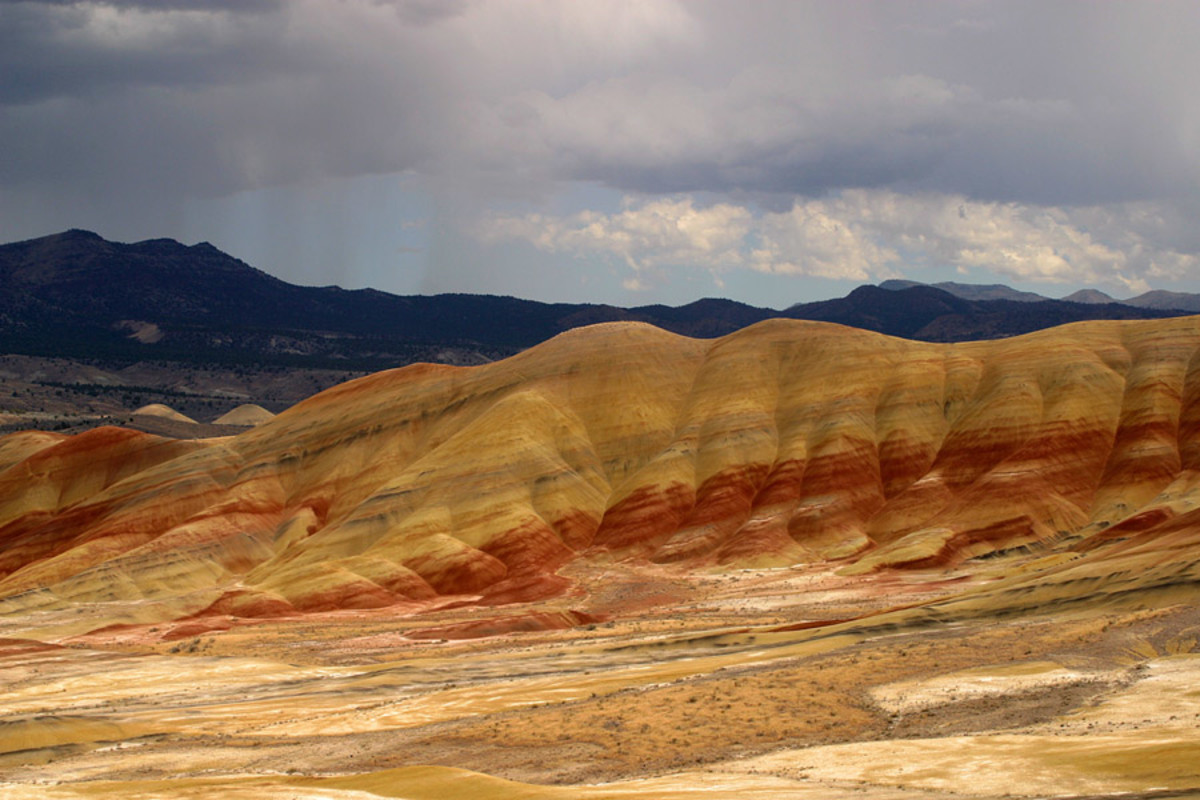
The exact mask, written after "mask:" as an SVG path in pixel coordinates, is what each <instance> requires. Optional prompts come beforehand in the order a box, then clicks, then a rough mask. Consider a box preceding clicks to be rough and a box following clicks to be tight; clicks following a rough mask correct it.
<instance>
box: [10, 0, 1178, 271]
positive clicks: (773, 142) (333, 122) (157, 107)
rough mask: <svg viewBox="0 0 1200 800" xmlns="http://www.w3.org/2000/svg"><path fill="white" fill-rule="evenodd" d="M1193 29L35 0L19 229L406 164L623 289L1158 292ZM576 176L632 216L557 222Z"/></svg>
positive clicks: (18, 56)
mask: <svg viewBox="0 0 1200 800" xmlns="http://www.w3.org/2000/svg"><path fill="white" fill-rule="evenodd" d="M1197 33H1200V6H1197V5H1196V4H1194V3H1191V2H1161V3H1154V4H1152V5H1148V4H1130V3H1118V2H1097V3H1088V4H1058V3H1045V2H1040V1H1039V2H1026V1H1023V0H1017V1H1016V2H1012V1H1006V2H998V1H997V2H991V1H990V0H963V1H962V2H945V3H927V2H918V1H917V0H913V2H868V3H850V4H843V3H827V2H795V1H793V0H787V1H781V2H772V1H771V0H764V2H758V3H754V4H750V5H746V4H742V5H738V6H734V5H732V4H729V3H725V2H717V1H716V0H713V1H712V2H705V1H704V0H696V1H695V2H687V3H684V2H678V1H677V0H637V1H636V2H635V1H634V0H614V1H613V2H606V3H575V2H565V1H564V2H551V1H550V0H494V1H493V2H473V1H472V0H454V1H451V0H447V1H446V2H432V1H431V0H407V1H405V0H341V2H338V3H330V2H328V1H327V0H290V1H289V2H282V0H247V1H246V2H199V0H170V1H169V2H151V0H142V1H140V2H139V1H138V0H109V1H108V2H88V1H87V0H80V1H78V2H62V1H51V0H16V1H15V2H12V1H10V2H6V3H2V4H0V149H2V150H3V152H4V153H5V158H3V159H0V216H3V217H5V218H7V219H9V220H18V219H19V220H21V222H20V225H21V226H23V227H24V228H30V229H31V228H36V227H38V226H39V225H41V226H43V227H45V228H47V229H50V230H53V229H58V228H62V227H67V226H68V225H71V224H78V220H72V219H66V218H62V219H59V218H58V217H56V216H55V215H56V214H58V215H60V216H62V215H63V214H65V213H66V212H65V211H64V210H69V211H71V212H72V213H74V212H77V211H79V210H81V209H82V210H86V211H88V213H93V214H95V215H97V217H98V218H102V219H107V220H112V221H113V222H114V223H119V222H120V221H121V220H135V219H142V220H152V221H154V222H155V224H162V225H167V224H169V222H170V220H171V214H170V213H169V212H171V210H172V209H174V210H175V211H174V213H176V214H179V213H182V212H181V211H179V209H181V208H184V207H186V206H187V205H188V203H191V202H193V201H196V200H197V199H200V200H204V201H208V200H212V199H214V198H218V199H219V198H222V197H226V196H230V195H234V194H237V193H239V192H247V191H254V190H260V189H263V188H265V187H286V186H291V185H302V184H312V183H314V182H318V183H319V182H320V181H325V180H332V179H339V180H341V179H354V178H356V177H370V176H380V175H407V176H410V177H411V176H417V177H418V178H419V179H420V180H421V182H422V183H421V185H422V186H424V187H425V191H427V192H428V194H429V195H430V197H431V198H432V200H431V206H432V207H434V208H435V209H440V211H438V212H436V213H440V214H441V218H440V219H435V220H433V221H432V225H433V226H434V227H440V229H441V230H442V231H443V232H444V235H445V236H448V237H453V236H468V235H470V232H479V231H480V230H485V231H486V233H487V236H486V237H485V241H493V242H501V241H507V242H511V241H529V242H534V243H536V244H537V246H539V247H541V248H542V249H543V250H545V251H547V252H551V251H552V252H555V253H560V254H581V255H584V256H587V255H590V256H599V255H606V256H607V255H611V256H613V257H615V258H617V259H619V260H621V261H622V262H623V263H625V264H627V265H629V266H630V267H632V268H633V271H632V272H630V273H629V274H626V275H625V276H624V277H625V280H626V281H627V283H628V285H629V286H639V285H645V284H647V283H651V282H652V275H651V274H650V273H652V272H653V271H654V270H655V269H656V268H658V267H660V266H662V265H664V264H667V263H678V264H687V265H690V266H695V267H699V268H702V269H705V270H710V271H713V272H715V273H722V272H728V271H729V270H736V269H747V270H762V271H772V272H786V273H795V274H803V275H826V276H837V277H843V278H846V279H854V280H862V279H865V278H873V277H877V276H879V275H884V274H890V273H892V272H897V271H902V270H903V269H904V268H905V265H906V264H911V263H924V264H938V265H944V266H946V267H948V268H958V267H982V268H986V269H988V270H991V271H994V272H995V273H996V274H997V275H1000V276H1007V277H1011V278H1014V279H1026V280H1052V281H1061V282H1064V283H1071V282H1076V283H1083V282H1101V283H1105V284H1106V285H1108V286H1120V285H1126V286H1129V287H1139V286H1142V285H1145V284H1146V283H1147V282H1155V281H1159V282H1162V281H1167V282H1169V281H1170V280H1173V279H1176V278H1178V277H1179V276H1180V275H1182V274H1185V273H1186V272H1187V271H1188V269H1189V268H1190V267H1192V266H1193V265H1194V258H1193V257H1194V254H1195V253H1197V252H1200V237H1198V236H1197V234H1195V233H1193V232H1192V227H1193V226H1192V225H1191V224H1190V222H1189V220H1190V219H1191V218H1192V217H1193V216H1194V212H1195V211H1196V210H1197V209H1200V189H1198V188H1197V187H1198V186H1200V101H1198V100H1197V99H1196V93H1195V91H1194V87H1193V86H1192V82H1193V76H1194V75H1196V74H1200V49H1198V48H1196V47H1195V46H1194V41H1195V36H1196V34H1197ZM581 185H591V186H597V187H604V188H606V189H608V190H609V191H611V192H615V193H618V194H625V195H627V196H628V197H629V198H630V199H629V200H628V202H627V205H626V207H625V208H623V209H622V210H620V211H617V212H615V213H614V212H612V211H608V212H602V211H599V210H593V211H591V212H589V213H590V216H589V215H588V214H581V215H578V216H571V215H565V216H564V215H561V214H560V215H557V216H556V215H555V214H553V213H551V212H550V211H549V210H548V209H549V208H550V206H549V205H548V203H549V201H550V200H552V198H553V197H555V196H556V195H558V194H560V193H561V192H562V191H564V189H565V188H567V187H571V186H581ZM113 198H119V199H120V202H119V203H117V204H114V203H113ZM697 198H703V200H700V199H697ZM514 202H523V203H526V204H528V205H529V206H530V207H531V210H530V212H529V213H525V214H512V213H507V214H502V213H498V212H497V209H500V208H510V207H511V205H512V203H514ZM960 210H963V211H965V212H966V214H965V216H960V215H959V213H958V212H959V211H960ZM481 217H482V218H483V219H485V220H486V222H482V223H481V222H480V218H481ZM17 224H18V223H17V222H10V223H8V224H7V230H5V229H3V228H4V227H5V224H4V223H0V235H4V237H5V238H11V236H13V235H14V234H18V233H20V232H21V231H18V230H16V229H15V228H14V226H16V225H17ZM538 224H541V225H544V226H546V227H545V228H544V229H542V230H540V231H537V230H533V229H532V227H531V226H535V225H538ZM160 232H161V233H162V234H163V235H171V234H172V233H173V231H171V230H163V231H160ZM313 235H316V234H313ZM330 235H332V233H331V234H330ZM453 251H454V248H449V249H448V250H447V252H453ZM433 258H435V262H436V257H433ZM429 268H430V269H446V270H453V269H455V268H456V265H455V264H454V263H452V261H445V262H438V263H433V262H431V263H430V265H429ZM581 268H582V267H581ZM514 280H517V281H519V278H514ZM519 288H520V287H519V284H514V292H517V293H519Z"/></svg>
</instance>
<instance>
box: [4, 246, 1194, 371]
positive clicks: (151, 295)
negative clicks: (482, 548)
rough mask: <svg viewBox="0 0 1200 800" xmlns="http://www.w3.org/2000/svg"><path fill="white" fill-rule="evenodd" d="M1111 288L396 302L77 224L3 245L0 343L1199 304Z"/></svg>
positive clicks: (167, 352)
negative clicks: (743, 299) (780, 303)
mask: <svg viewBox="0 0 1200 800" xmlns="http://www.w3.org/2000/svg"><path fill="white" fill-rule="evenodd" d="M1106 297H1107V296H1106V295H1101V294H1100V293H1091V294H1080V295H1078V296H1072V298H1067V299H1065V300H1052V299H1048V298H1040V297H1039V296H1038V295H1034V294H1032V293H1028V292H1019V291H1017V290H1014V289H1011V288H1009V287H1005V286H972V285H969V284H957V283H940V284H935V285H923V284H916V283H913V282H910V281H885V282H884V283H883V284H882V285H881V286H862V287H859V288H858V289H855V290H854V291H852V292H851V293H850V294H849V295H847V296H846V297H842V298H837V299H833V300H825V301H820V302H814V303H800V304H796V305H793V306H791V307H789V308H786V309H782V310H777V309H770V308H759V307H755V306H751V305H747V304H744V303H738V302H734V301H731V300H724V299H704V300H698V301H696V302H693V303H689V304H687V305H684V306H680V307H671V306H663V305H649V306H640V307H635V308H619V307H615V306H611V305H597V304H578V303H540V302H535V301H531V300H521V299H517V298H513V297H497V296H490V295H469V294H443V295H434V296H398V295H392V294H388V293H385V292H380V291H376V290H372V289H360V290H352V291H348V290H345V289H341V288H339V287H335V286H326V287H307V286H297V285H294V284H290V283H287V282H285V281H282V280H280V279H278V278H275V277H272V276H271V275H268V274H266V273H265V272H262V271H261V270H258V269H255V268H254V267H252V266H250V265H248V264H246V263H245V262H243V261H240V260H238V259H236V258H234V257H233V256H230V255H228V254H225V253H223V252H221V251H220V250H218V249H217V248H215V247H213V246H212V245H211V244H207V243H201V244H196V245H192V246H187V245H183V244H181V243H179V242H176V241H174V240H171V239H151V240H147V241H143V242H138V243H134V244H123V243H117V242H111V241H107V240H105V239H103V238H102V237H100V236H99V235H97V234H95V233H90V232H87V231H81V230H70V231H66V232H64V233H60V234H56V235H52V236H46V237H43V238H39V239H32V240H28V241H24V242H16V243H12V244H7V245H2V246H0V352H6V353H20V354H28V355H36V356H67V357H75V358H92V359H97V358H98V359H102V360H104V359H108V360H114V359H115V360H124V361H136V360H145V359H155V360H164V361H182V362H190V363H197V362H201V363H224V364H239V363H241V364H277V365H289V366H317V367H335V368H348V369H361V370H368V369H378V368H383V367H388V366H395V365H398V364H405V363H412V362H416V361H431V362H441V363H455V364H472V363H483V362H486V361H491V360H495V359H496V358H501V357H505V356H508V355H512V354H514V353H517V352H520V351H521V350H524V349H526V348H528V347H531V346H532V345H534V344H537V343H538V342H541V341H545V340H546V339H549V338H551V337H552V336H554V335H556V334H558V333H561V332H563V331H566V330H570V329H572V328H577V327H580V326H584V325H589V324H594V323H598V322H646V323H650V324H652V325H655V326H657V327H659V328H662V329H664V330H668V331H671V332H673V333H678V334H682V335H686V336H692V337H702V338H712V337H718V336H723V335H726V334H729V333H732V332H734V331H736V330H739V329H741V328H744V327H746V326H748V325H752V324H754V323H756V322H760V321H762V320H765V319H770V318H775V317H784V318H791V319H807V320H818V321H825V322H835V323H839V324H843V325H849V326H852V327H857V328H863V329H866V330H872V331H876V332H879V333H885V334H888V335H892V336H900V337H903V338H910V339H918V340H925V341H940V342H950V341H962V340H968V339H981V338H999V337H1005V336H1013V335H1017V334H1022V333H1027V332H1030V331H1034V330H1039V329H1042V328H1047V327H1051V326H1054V325H1059V324H1063V323H1066V322H1075V321H1080V320H1085V319H1145V318H1156V317H1167V316H1177V315H1180V314H1184V313H1191V312H1194V311H1200V296H1196V295H1185V294H1178V293H1169V292H1150V293H1147V294H1146V295H1142V296H1141V297H1139V298H1134V299H1133V300H1130V301H1127V302H1125V303H1116V302H1107V301H1104V300H1105V298H1106ZM1034 301H1037V302H1034ZM1101 301H1104V302H1101Z"/></svg>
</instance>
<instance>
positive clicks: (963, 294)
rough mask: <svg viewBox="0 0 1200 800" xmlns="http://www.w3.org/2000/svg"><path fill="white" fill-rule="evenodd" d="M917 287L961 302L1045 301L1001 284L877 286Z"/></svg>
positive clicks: (891, 285)
mask: <svg viewBox="0 0 1200 800" xmlns="http://www.w3.org/2000/svg"><path fill="white" fill-rule="evenodd" d="M917 286H930V287H932V288H934V289H941V290H942V291H943V292H946V293H948V294H952V295H954V296H955V297H959V298H961V299H963V300H1012V301H1014V302H1018V303H1040V302H1042V301H1044V300H1046V299H1047V298H1045V297H1043V296H1042V295H1040V294H1035V293H1034V292H1023V291H1021V290H1019V289H1014V288H1012V287H1011V286H1005V285H1004V284H1003V283H955V282H954V281H941V282H939V283H921V282H920V281H910V280H904V279H898V278H892V279H890V280H886V281H883V282H882V283H880V284H879V288H880V289H887V290H889V291H893V292H896V291H903V290H904V289H912V288H914V287H917Z"/></svg>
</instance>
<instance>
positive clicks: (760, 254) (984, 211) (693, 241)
mask: <svg viewBox="0 0 1200 800" xmlns="http://www.w3.org/2000/svg"><path fill="white" fill-rule="evenodd" d="M1164 224H1165V222H1164V220H1162V219H1161V217H1158V216H1157V215H1156V213H1155V210H1154V208H1153V206H1151V205H1146V204H1128V205H1124V206H1117V207H1087V208H1081V209H1063V208H1057V207H1036V206H1029V205H1022V204H1018V203H1000V202H989V203H983V202H977V201H972V200H969V199H967V198H966V197H963V196H961V195H932V194H921V195H911V194H900V193H897V192H894V191H891V190H866V189H848V190H844V191H841V192H839V193H837V194H836V195H835V196H832V197H829V198H825V199H820V200H804V201H801V202H797V203H796V204H795V205H794V206H793V207H792V208H791V209H790V210H787V211H780V212H765V213H760V214H755V213H753V212H752V210H751V209H749V208H746V207H742V206H738V205H732V204H729V203H716V204H713V205H709V206H697V204H696V202H695V200H694V199H693V198H692V197H686V196H685V197H677V198H669V199H656V200H651V201H644V202H640V203H639V202H630V203H628V204H627V205H626V207H625V208H624V209H622V210H621V211H619V212H617V213H613V214H602V213H596V212H593V211H585V212H580V213H576V214H573V215H568V216H561V217H553V216H547V215H544V214H536V213H535V214H527V215H524V216H511V215H510V216H499V215H498V216H494V217H492V218H490V219H488V220H487V221H486V222H485V223H483V225H482V226H481V228H480V231H479V235H480V236H481V237H483V238H484V239H487V240H492V241H500V240H519V241H524V242H527V243H528V244H531V245H533V246H534V247H536V248H538V249H540V250H543V251H546V252H550V253H559V254H565V255H568V256H573V257H588V256H597V255H599V256H605V257H609V258H612V259H616V260H619V261H620V262H622V263H623V264H624V265H626V266H627V267H628V268H629V270H630V275H629V276H628V277H627V278H626V285H627V287H628V288H645V287H646V286H647V285H648V284H649V282H651V281H652V280H653V279H654V276H655V275H656V274H657V273H658V271H659V270H661V268H663V267H666V266H690V267H695V268H698V269H702V270H706V271H708V272H710V273H712V274H713V275H714V277H716V278H717V279H718V282H719V280H720V276H721V274H722V273H725V272H728V271H731V270H738V269H747V270H754V271H757V272H766V273H774V274H787V275H803V276H811V277H821V278H832V279H840V280H852V281H859V282H864V281H875V280H879V279H883V278H888V277H894V276H897V275H900V274H902V270H903V268H904V267H905V266H913V265H919V266H925V267H947V268H951V269H953V270H955V271H956V272H959V273H961V274H967V273H968V272H970V271H972V270H975V269H978V268H986V269H988V270H990V271H992V272H993V273H994V274H996V275H998V276H1001V277H1003V278H1005V279H1008V280H1011V281H1016V282H1031V283H1045V284H1072V283H1080V282H1082V283H1086V284H1090V285H1095V286H1106V287H1110V288H1113V289H1116V290H1118V291H1122V292H1129V293H1133V292H1142V291H1146V290H1147V289H1148V288H1149V286H1150V281H1151V280H1155V281H1163V280H1166V281H1175V280H1178V279H1180V278H1182V277H1185V276H1186V275H1188V274H1189V273H1192V272H1193V271H1194V270H1196V268H1197V267H1198V266H1200V259H1198V258H1197V256H1196V255H1195V254H1194V253H1190V252H1181V251H1179V250H1175V249H1172V248H1170V247H1168V246H1163V245H1162V244H1160V243H1158V242H1155V241H1154V240H1153V239H1150V238H1148V237H1147V236H1145V235H1143V234H1141V233H1139V232H1138V231H1137V230H1136V228H1138V227H1143V228H1144V227H1146V226H1147V225H1157V226H1159V227H1161V226H1162V225H1164Z"/></svg>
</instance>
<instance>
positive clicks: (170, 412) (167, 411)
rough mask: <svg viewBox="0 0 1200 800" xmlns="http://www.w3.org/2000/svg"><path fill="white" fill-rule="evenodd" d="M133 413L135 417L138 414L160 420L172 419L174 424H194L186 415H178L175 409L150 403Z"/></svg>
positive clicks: (194, 421)
mask: <svg viewBox="0 0 1200 800" xmlns="http://www.w3.org/2000/svg"><path fill="white" fill-rule="evenodd" d="M133 413H134V414H135V415H138V414H140V415H142V416H146V417H161V418H162V419H173V420H175V421H176V422H190V423H192V424H196V420H194V419H192V418H191V417H189V416H187V415H186V414H180V413H179V412H178V411H176V410H175V409H173V408H171V407H170V406H164V405H163V404H162V403H151V404H150V405H148V406H142V407H141V408H139V409H138V410H137V411H134V412H133Z"/></svg>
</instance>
